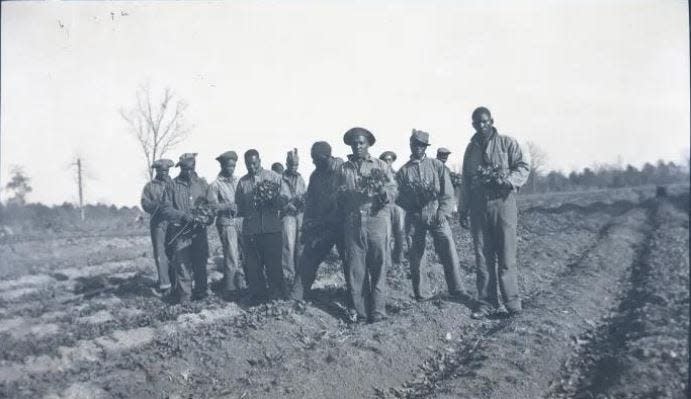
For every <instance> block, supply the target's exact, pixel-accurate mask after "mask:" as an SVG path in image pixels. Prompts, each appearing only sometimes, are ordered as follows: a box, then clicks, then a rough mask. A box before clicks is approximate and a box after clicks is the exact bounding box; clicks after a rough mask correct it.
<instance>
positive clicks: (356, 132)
mask: <svg viewBox="0 0 691 399" xmlns="http://www.w3.org/2000/svg"><path fill="white" fill-rule="evenodd" d="M360 135H362V136H365V137H366V138H367V141H368V142H369V145H373V144H374V143H375V142H376V141H377V140H376V139H375V138H374V135H373V134H372V132H370V131H369V130H367V129H365V128H364V127H354V128H352V129H350V130H348V131H347V132H345V134H344V135H343V142H344V143H346V144H347V145H351V144H350V143H351V142H352V141H353V139H354V138H355V137H357V136H360Z"/></svg>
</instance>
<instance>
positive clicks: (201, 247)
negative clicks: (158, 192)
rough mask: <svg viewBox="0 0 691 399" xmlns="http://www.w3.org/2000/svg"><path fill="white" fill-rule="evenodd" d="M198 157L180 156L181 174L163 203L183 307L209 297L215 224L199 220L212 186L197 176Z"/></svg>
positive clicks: (172, 182) (176, 288) (175, 179)
mask: <svg viewBox="0 0 691 399" xmlns="http://www.w3.org/2000/svg"><path fill="white" fill-rule="evenodd" d="M195 156H196V154H183V155H182V156H180V160H179V161H178V163H177V164H176V166H177V167H179V168H180V174H179V175H178V176H177V177H176V178H174V179H173V180H172V181H171V182H170V183H169V184H168V185H167V186H166V192H165V196H164V201H163V215H164V217H165V218H166V219H167V220H168V222H169V225H168V237H170V241H169V244H171V245H172V246H173V262H172V263H173V268H174V270H175V282H174V284H175V285H174V291H175V292H174V294H175V299H177V301H178V302H179V303H187V302H189V301H190V299H192V297H193V296H194V297H195V298H197V299H202V298H204V297H206V296H207V274H206V261H207V259H208V258H209V242H208V239H207V235H206V226H207V225H208V224H209V223H213V218H211V220H210V222H209V221H208V219H207V221H204V220H202V219H201V218H200V216H199V211H200V210H201V209H203V208H204V206H205V205H206V204H207V200H206V193H207V190H208V184H207V183H206V180H204V179H202V178H200V177H198V176H197V174H196V173H195V172H194V168H195V165H196V157H195ZM193 279H194V286H193V285H192V280H193Z"/></svg>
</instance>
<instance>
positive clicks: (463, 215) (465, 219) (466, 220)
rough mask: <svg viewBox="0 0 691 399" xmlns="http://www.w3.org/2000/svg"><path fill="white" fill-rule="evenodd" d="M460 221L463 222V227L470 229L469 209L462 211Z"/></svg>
mask: <svg viewBox="0 0 691 399" xmlns="http://www.w3.org/2000/svg"><path fill="white" fill-rule="evenodd" d="M459 222H460V223H461V227H463V228H464V229H466V230H469V229H470V220H469V217H468V211H467V210H464V211H461V212H460V216H459Z"/></svg>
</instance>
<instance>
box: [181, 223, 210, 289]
mask: <svg viewBox="0 0 691 399" xmlns="http://www.w3.org/2000/svg"><path fill="white" fill-rule="evenodd" d="M184 242H185V244H184V245H175V249H174V252H173V266H174V268H175V282H174V287H175V292H176V293H177V295H178V297H179V299H180V301H186V300H189V299H190V298H191V297H192V294H193V293H196V294H205V293H206V288H207V274H206V261H207V259H208V251H209V244H208V241H207V238H206V230H204V231H203V232H201V233H198V234H197V235H196V236H194V237H193V238H191V239H185V240H184ZM193 279H194V290H193V289H192V280H193Z"/></svg>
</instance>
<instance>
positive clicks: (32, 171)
mask: <svg viewBox="0 0 691 399" xmlns="http://www.w3.org/2000/svg"><path fill="white" fill-rule="evenodd" d="M1 6H2V32H1V33H2V36H1V37H2V39H1V40H2V42H1V54H0V63H1V65H0V68H1V69H0V71H1V72H0V74H1V76H0V81H1V86H2V87H1V90H0V100H1V107H0V184H2V185H3V186H4V185H5V184H6V182H7V181H8V178H9V176H10V171H11V170H12V168H13V167H15V166H20V167H22V168H23V169H24V171H25V172H26V173H27V174H28V176H29V177H30V178H31V185H32V187H33V192H32V193H31V194H30V195H29V196H28V200H29V201H31V202H43V203H46V204H60V203H63V202H64V201H68V202H74V201H76V200H77V198H78V197H77V192H78V191H77V185H76V180H75V170H74V167H73V166H72V165H71V164H72V163H73V161H74V159H75V158H76V157H77V156H79V157H81V158H82V159H83V162H84V165H85V169H86V177H85V197H86V201H87V202H89V203H96V202H102V203H109V204H116V205H119V206H120V205H128V206H131V205H135V204H138V202H139V198H140V193H141V189H142V187H143V185H144V184H145V183H146V178H145V175H144V170H145V168H146V165H145V161H144V158H143V155H142V153H141V149H140V148H139V147H138V144H137V141H136V140H135V138H134V137H133V136H132V135H131V134H130V133H129V131H128V127H127V125H126V124H125V122H124V121H123V120H122V118H121V116H120V115H119V113H118V110H119V109H120V108H123V107H124V108H127V107H131V106H132V105H134V103H135V93H136V90H137V88H138V87H139V86H141V85H142V84H145V83H148V84H149V85H150V86H151V87H152V90H153V91H154V94H155V93H160V92H162V90H163V88H165V87H169V88H171V89H172V90H173V91H174V92H175V93H176V95H178V96H179V97H180V98H181V99H184V100H185V101H186V102H187V103H188V104H189V107H188V109H187V112H186V120H187V121H189V123H190V124H192V125H193V130H192V132H191V135H190V136H189V138H188V139H187V140H185V141H184V142H183V143H181V144H180V145H178V146H177V147H176V148H175V149H174V150H173V151H172V152H171V153H169V154H166V155H167V157H168V158H171V159H174V160H175V159H177V157H178V156H179V154H180V153H183V152H197V153H198V154H199V155H198V161H197V165H198V166H197V169H198V171H199V173H200V174H201V175H202V176H205V177H206V178H207V180H209V181H211V180H213V179H214V177H215V176H216V174H217V173H218V165H217V162H216V161H215V160H214V158H215V157H216V156H217V155H219V154H220V153H222V152H225V151H227V150H235V151H236V152H238V153H239V154H242V153H244V151H246V150H247V149H249V148H256V149H258V150H259V152H260V154H261V158H262V161H263V164H264V166H265V167H267V168H268V167H269V166H270V165H271V163H273V162H276V161H281V162H283V161H285V157H286V152H287V151H289V150H290V149H292V148H297V149H298V153H299V154H300V155H301V164H300V170H301V172H302V173H303V175H304V176H305V178H307V176H308V175H309V173H310V172H311V171H312V170H313V166H312V164H311V160H310V159H309V148H310V146H311V144H312V143H313V142H314V141H317V140H326V141H328V142H330V143H331V145H332V147H333V148H334V154H335V155H337V156H345V155H346V154H347V153H348V152H349V149H348V147H346V146H345V144H343V141H342V137H343V133H344V132H345V131H346V130H348V129H349V128H351V127H353V126H363V127H366V128H368V129H369V130H371V131H372V132H373V133H374V134H375V136H376V138H377V142H376V143H375V145H374V146H373V148H372V151H371V152H372V153H373V154H374V155H376V156H378V155H379V154H380V153H381V152H383V151H385V150H393V151H395V152H396V153H397V154H398V161H397V164H396V165H395V166H396V167H398V166H400V165H402V164H403V163H404V162H405V160H406V159H407V158H408V156H409V149H408V148H407V147H408V137H409V136H410V132H411V130H412V129H413V128H416V129H421V130H425V131H428V132H429V133H430V141H431V143H432V146H431V147H430V150H429V151H430V155H434V152H435V151H436V148H437V147H439V146H444V147H447V148H449V149H450V150H451V151H452V154H451V157H450V160H449V163H450V164H452V165H454V166H457V165H460V164H461V162H462V160H461V158H462V153H463V151H464V149H465V146H466V145H467V143H468V141H469V139H470V137H471V136H472V134H473V129H472V126H471V121H470V115H471V113H472V111H473V109H474V108H475V107H477V106H481V105H483V106H487V107H489V109H490V110H491V111H492V114H493V117H494V121H495V126H496V127H497V129H498V130H499V132H500V133H502V134H508V135H511V136H513V137H516V138H517V139H519V140H520V141H521V142H524V143H525V142H527V141H532V142H534V143H536V144H537V145H538V146H539V147H541V148H542V149H543V150H544V151H545V152H546V153H547V155H548V163H547V167H548V168H549V169H555V170H562V171H565V172H569V171H571V170H574V169H582V168H584V167H586V166H593V165H597V164H613V163H620V164H622V165H626V164H632V165H634V166H637V167H640V166H641V165H642V164H643V163H645V162H647V161H651V162H654V161H656V160H657V159H664V160H668V161H675V162H681V161H683V160H684V157H685V156H686V155H685V154H688V152H689V130H690V126H689V42H688V40H689V26H688V9H687V7H688V6H687V3H686V2H685V1H672V0H649V1H637V0H620V1H591V0H582V1H575V0H574V1H548V0H544V1H496V0H494V1H492V0H489V1H487V0H482V1H403V0H400V1H378V2H365V1H329V2H316V1H293V2H278V1H253V2H249V1H233V2H194V3H192V2H167V1H156V2H126V1H117V2H88V3H87V2H79V1H69V2H32V1H29V2H2V5H1ZM173 172H174V173H176V172H175V171H173ZM236 173H237V174H245V173H246V169H245V167H244V165H239V167H238V169H237V172H236ZM4 194H5V193H3V200H4V199H6V198H4Z"/></svg>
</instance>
